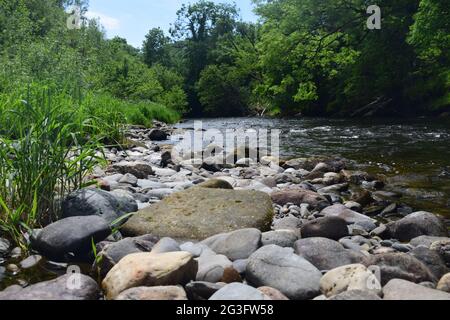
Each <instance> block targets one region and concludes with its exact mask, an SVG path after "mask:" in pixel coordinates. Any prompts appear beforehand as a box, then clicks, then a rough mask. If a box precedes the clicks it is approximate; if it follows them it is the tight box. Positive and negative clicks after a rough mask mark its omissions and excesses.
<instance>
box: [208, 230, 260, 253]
mask: <svg viewBox="0 0 450 320" xmlns="http://www.w3.org/2000/svg"><path fill="white" fill-rule="evenodd" d="M201 243H202V244H205V245H207V246H208V247H210V248H211V249H212V250H213V251H214V252H216V253H217V254H223V255H225V256H227V257H228V259H230V260H231V261H234V260H239V259H247V258H248V257H250V255H251V254H252V253H253V252H255V251H256V250H257V249H258V248H259V247H260V246H261V231H259V230H258V229H241V230H237V231H233V232H230V233H222V234H218V235H215V236H212V237H210V238H208V239H206V240H204V241H202V242H201Z"/></svg>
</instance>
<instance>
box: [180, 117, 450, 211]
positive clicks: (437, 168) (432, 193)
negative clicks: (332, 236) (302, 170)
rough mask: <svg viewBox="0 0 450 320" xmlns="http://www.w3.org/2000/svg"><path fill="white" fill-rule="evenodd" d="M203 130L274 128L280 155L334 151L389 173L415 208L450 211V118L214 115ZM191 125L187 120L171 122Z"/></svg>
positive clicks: (310, 154) (333, 153)
mask: <svg viewBox="0 0 450 320" xmlns="http://www.w3.org/2000/svg"><path fill="white" fill-rule="evenodd" d="M198 120H202V122H203V128H204V129H219V130H225V129H238V128H241V129H250V128H252V129H261V128H266V129H280V130H281V132H282V135H281V137H280V147H281V154H282V156H284V157H307V156H314V155H323V156H340V157H344V158H347V159H350V160H355V161H356V162H357V163H359V164H360V165H361V166H362V167H364V168H365V169H366V170H368V171H371V172H376V173H383V174H386V175H387V176H388V177H389V182H390V185H391V188H394V189H395V190H401V191H402V192H403V193H404V194H405V197H404V201H405V202H408V203H411V205H414V207H415V208H417V209H424V210H430V211H433V212H436V213H441V214H447V215H450V122H449V121H448V120H437V119H425V118H424V119H414V120H400V119H398V120H390V119H375V120H374V119H366V120H360V119H358V120H355V119H351V120H342V119H323V118H306V119H268V118H214V119H198ZM177 126H178V127H180V128H190V127H193V126H194V125H193V120H189V121H187V122H185V123H182V124H179V125H177Z"/></svg>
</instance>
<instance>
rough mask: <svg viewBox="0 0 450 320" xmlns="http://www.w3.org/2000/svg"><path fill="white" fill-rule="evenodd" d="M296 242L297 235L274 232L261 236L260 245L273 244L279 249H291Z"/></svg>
mask: <svg viewBox="0 0 450 320" xmlns="http://www.w3.org/2000/svg"><path fill="white" fill-rule="evenodd" d="M297 240H298V237H297V234H296V232H294V231H291V230H276V231H269V232H265V233H263V234H262V237H261V243H262V245H263V246H267V245H269V244H274V245H277V246H279V247H283V248H284V247H291V248H292V247H293V246H294V243H295V241H297Z"/></svg>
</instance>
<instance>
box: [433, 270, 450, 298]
mask: <svg viewBox="0 0 450 320" xmlns="http://www.w3.org/2000/svg"><path fill="white" fill-rule="evenodd" d="M436 289H438V290H441V291H445V292H448V293H450V273H447V274H445V275H444V276H442V278H441V280H439V282H438V285H437V288H436Z"/></svg>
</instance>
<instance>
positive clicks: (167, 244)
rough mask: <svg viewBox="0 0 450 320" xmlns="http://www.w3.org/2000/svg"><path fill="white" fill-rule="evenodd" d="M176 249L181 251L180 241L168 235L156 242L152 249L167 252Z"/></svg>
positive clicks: (153, 251)
mask: <svg viewBox="0 0 450 320" xmlns="http://www.w3.org/2000/svg"><path fill="white" fill-rule="evenodd" d="M176 251H180V246H179V245H178V242H176V241H175V240H174V239H172V238H168V237H165V238H162V239H161V240H159V241H158V243H156V244H155V246H154V247H153V249H152V253H165V252H176Z"/></svg>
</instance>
